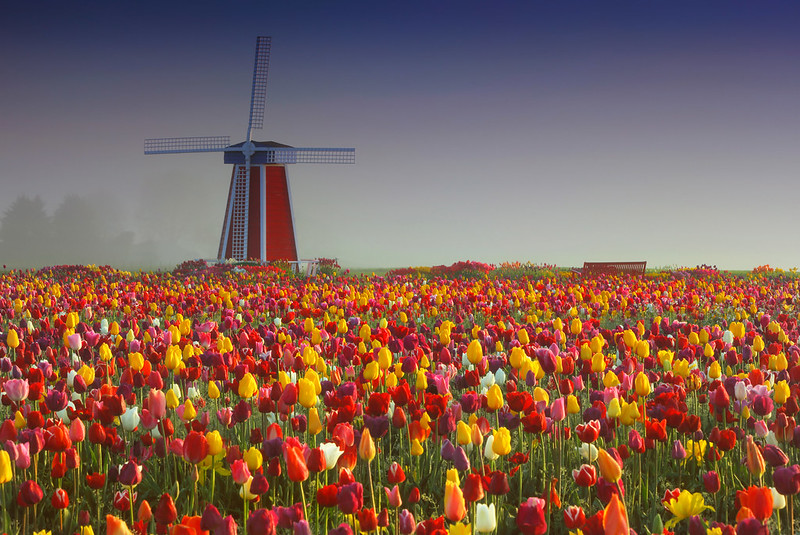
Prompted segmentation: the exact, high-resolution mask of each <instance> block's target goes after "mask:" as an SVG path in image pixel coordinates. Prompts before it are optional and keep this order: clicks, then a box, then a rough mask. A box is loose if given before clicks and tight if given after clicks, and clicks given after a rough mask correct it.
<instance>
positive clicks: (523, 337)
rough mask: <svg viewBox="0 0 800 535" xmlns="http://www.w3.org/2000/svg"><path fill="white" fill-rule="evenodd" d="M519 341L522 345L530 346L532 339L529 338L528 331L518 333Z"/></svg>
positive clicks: (523, 330)
mask: <svg viewBox="0 0 800 535" xmlns="http://www.w3.org/2000/svg"><path fill="white" fill-rule="evenodd" d="M517 340H519V343H520V344H522V345H528V344H530V343H531V339H530V337H529V336H528V331H527V330H526V329H520V330H518V331H517Z"/></svg>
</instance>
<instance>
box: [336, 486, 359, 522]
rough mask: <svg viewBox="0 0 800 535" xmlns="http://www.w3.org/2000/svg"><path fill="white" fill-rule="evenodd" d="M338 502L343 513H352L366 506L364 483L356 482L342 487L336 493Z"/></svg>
mask: <svg viewBox="0 0 800 535" xmlns="http://www.w3.org/2000/svg"><path fill="white" fill-rule="evenodd" d="M336 502H337V505H338V506H339V510H340V511H341V512H342V513H344V514H346V515H352V514H353V513H355V512H356V511H358V510H359V509H361V508H362V507H364V487H363V485H361V483H358V482H356V483H350V484H348V485H344V486H342V487H340V488H339V492H338V493H337V495H336Z"/></svg>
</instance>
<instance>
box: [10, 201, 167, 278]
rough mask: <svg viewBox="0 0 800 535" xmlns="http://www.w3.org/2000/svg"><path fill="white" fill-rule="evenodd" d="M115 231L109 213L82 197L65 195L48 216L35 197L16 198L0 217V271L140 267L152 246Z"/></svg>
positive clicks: (114, 224)
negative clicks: (78, 266) (84, 266)
mask: <svg viewBox="0 0 800 535" xmlns="http://www.w3.org/2000/svg"><path fill="white" fill-rule="evenodd" d="M119 227H120V224H119V221H117V220H116V216H115V214H114V211H113V208H112V207H110V206H106V205H104V203H101V202H97V201H92V200H90V199H89V198H86V197H81V196H79V195H69V196H67V197H66V198H64V199H63V200H62V201H61V203H60V204H59V205H58V207H57V208H56V209H55V210H54V211H53V213H52V214H48V213H47V210H46V209H45V204H44V201H42V199H41V197H39V196H34V197H29V196H26V195H21V196H19V197H17V199H15V200H14V202H13V203H12V204H11V206H10V207H9V208H8V209H6V211H5V212H4V213H3V215H2V217H0V265H2V266H5V268H6V269H12V268H14V269H25V268H39V267H43V266H53V265H63V264H97V265H105V264H108V265H111V266H114V267H120V268H127V267H146V264H147V262H146V260H144V259H151V258H153V257H154V254H153V247H154V246H153V244H152V243H149V242H144V243H141V242H137V241H136V240H135V235H134V233H133V232H131V231H128V230H120V229H119Z"/></svg>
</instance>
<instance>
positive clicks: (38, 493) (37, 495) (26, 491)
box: [17, 479, 44, 507]
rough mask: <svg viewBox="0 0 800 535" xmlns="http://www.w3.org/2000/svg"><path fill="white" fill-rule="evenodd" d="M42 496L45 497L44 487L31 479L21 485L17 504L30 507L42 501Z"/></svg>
mask: <svg viewBox="0 0 800 535" xmlns="http://www.w3.org/2000/svg"><path fill="white" fill-rule="evenodd" d="M42 498H44V492H42V487H40V486H39V484H38V483H36V482H35V481H31V480H30V479H29V480H27V481H25V482H23V483H22V485H21V486H20V489H19V494H17V504H18V505H20V506H21V507H29V506H31V505H34V504H37V503H39V502H40V501H42Z"/></svg>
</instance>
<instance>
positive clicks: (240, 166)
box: [144, 36, 356, 262]
mask: <svg viewBox="0 0 800 535" xmlns="http://www.w3.org/2000/svg"><path fill="white" fill-rule="evenodd" d="M271 46H272V40H271V38H270V37H264V36H260V37H258V38H256V53H255V63H254V66H253V84H252V88H251V91H250V118H249V120H248V123H247V136H246V137H245V141H242V142H240V143H236V144H231V142H230V137H229V136H205V137H169V138H152V139H146V140H145V141H144V153H145V154H188V153H194V152H222V153H224V158H225V163H226V164H231V165H233V172H232V174H231V178H230V188H229V190H228V201H227V205H226V209H225V218H224V220H223V224H222V232H221V235H220V242H219V249H218V255H217V257H218V259H220V260H222V259H226V258H233V259H235V260H251V259H253V260H255V259H257V260H260V261H261V262H268V261H272V260H288V261H290V262H297V261H298V260H299V259H298V255H297V239H296V236H295V231H294V228H295V226H294V216H293V212H292V199H291V190H290V188H289V181H288V175H287V173H286V168H285V166H286V165H289V164H297V163H315V164H353V163H355V160H356V154H355V149H354V148H311V147H292V146H289V145H285V144H282V143H277V142H275V141H253V139H252V133H253V130H260V129H261V128H263V125H264V111H265V108H266V96H267V74H268V72H269V58H270V50H271ZM256 210H257V211H258V217H257V219H255V218H253V217H251V211H256ZM256 221H257V222H256Z"/></svg>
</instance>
